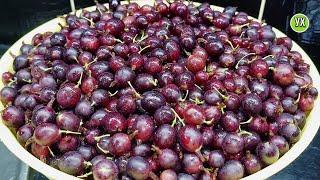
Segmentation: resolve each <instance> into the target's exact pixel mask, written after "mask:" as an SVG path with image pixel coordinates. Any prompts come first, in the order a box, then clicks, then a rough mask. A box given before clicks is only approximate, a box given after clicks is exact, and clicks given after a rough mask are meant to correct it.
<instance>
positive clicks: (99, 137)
mask: <svg viewBox="0 0 320 180" xmlns="http://www.w3.org/2000/svg"><path fill="white" fill-rule="evenodd" d="M104 137H110V134H104V135H101V136H96V137H94V140H96V141H100V139H101V138H104Z"/></svg>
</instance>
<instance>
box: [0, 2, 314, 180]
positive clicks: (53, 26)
mask: <svg viewBox="0 0 320 180" xmlns="http://www.w3.org/2000/svg"><path fill="white" fill-rule="evenodd" d="M134 2H137V3H138V4H139V5H144V4H150V5H152V4H153V1H145V0H139V1H134ZM195 4H198V3H195ZM213 8H214V9H215V10H219V11H222V10H223V8H221V7H217V6H213ZM86 9H87V10H94V9H95V7H88V8H86ZM58 23H63V22H62V20H61V18H55V19H52V20H50V21H48V22H46V23H44V24H42V25H41V26H39V27H37V28H35V29H34V30H32V31H31V32H29V33H28V34H26V35H25V36H23V37H22V38H21V39H19V40H18V41H17V42H16V43H14V44H13V45H12V46H11V47H10V48H9V49H8V51H7V52H6V53H5V54H4V55H3V56H2V57H1V60H0V74H2V73H3V72H6V71H8V70H11V69H12V62H13V58H12V57H11V56H10V54H9V52H12V53H14V54H18V53H19V48H20V46H21V44H22V42H26V43H30V42H31V39H32V37H33V36H34V35H35V34H36V33H43V32H46V31H52V32H55V31H58V30H60V28H59V26H58ZM273 30H274V32H275V33H276V35H277V37H283V36H286V35H285V34H283V33H282V32H280V31H279V30H277V29H276V28H273ZM292 49H293V50H295V51H298V52H300V53H301V55H302V57H303V59H304V60H305V62H307V63H308V64H310V75H311V77H312V79H313V80H314V86H315V87H316V88H317V89H318V90H320V81H319V79H320V75H319V72H318V71H317V69H316V66H315V65H314V64H313V62H312V61H311V59H310V57H309V56H308V55H307V54H306V53H305V52H304V51H303V49H302V48H301V47H300V46H298V45H297V43H295V42H293V48H292ZM2 87H3V84H2V82H1V84H0V88H2ZM0 109H1V110H2V109H3V106H2V104H0ZM319 115H320V101H319V99H318V100H316V101H315V105H314V109H313V110H312V112H311V113H310V115H309V117H308V119H307V122H306V125H305V127H304V129H303V130H302V135H301V139H300V140H299V141H298V142H297V143H296V144H295V145H294V146H293V147H292V148H291V149H290V150H289V151H288V152H287V153H286V154H285V155H284V156H282V157H281V158H280V159H279V160H278V161H277V162H276V163H274V164H272V165H270V166H268V167H266V168H264V169H263V170H261V171H259V172H257V173H255V174H253V175H250V176H247V177H245V178H244V179H250V180H251V179H252V180H257V179H266V178H268V177H270V176H272V175H273V174H275V173H277V172H279V171H281V170H282V169H283V168H285V167H286V166H288V164H290V163H291V162H292V161H294V160H295V159H296V158H297V157H298V156H299V155H300V154H301V153H302V152H303V151H304V150H305V149H306V148H307V146H308V145H309V144H310V142H311V141H312V139H313V138H314V136H315V135H316V133H317V131H318V129H319V126H320V121H319V119H318V118H317V116H319ZM0 138H1V140H2V142H3V143H4V144H5V145H6V147H7V148H8V149H9V150H10V151H11V152H12V153H13V154H15V155H16V156H17V157H18V158H19V159H21V160H22V161H23V162H24V163H26V164H27V165H29V166H30V167H32V168H34V169H35V170H37V171H39V172H41V173H42V174H44V175H45V176H47V177H48V178H50V179H64V180H69V179H77V178H75V177H73V176H70V175H68V174H66V173H63V172H61V171H59V170H56V169H54V168H52V167H50V166H49V165H47V164H45V163H43V162H41V161H40V160H39V159H37V158H35V157H34V156H33V155H32V154H30V153H29V152H28V151H26V150H25V149H24V148H23V147H22V146H21V145H20V144H19V143H18V141H17V140H16V138H15V136H14V135H13V134H12V133H11V132H10V130H9V129H8V128H7V127H6V126H5V125H4V124H3V123H2V120H1V121H0Z"/></svg>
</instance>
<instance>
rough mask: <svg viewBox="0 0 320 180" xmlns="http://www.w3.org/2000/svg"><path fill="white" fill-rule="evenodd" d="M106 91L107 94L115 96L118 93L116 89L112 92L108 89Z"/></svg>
mask: <svg viewBox="0 0 320 180" xmlns="http://www.w3.org/2000/svg"><path fill="white" fill-rule="evenodd" d="M108 93H109V96H110V97H112V96H115V95H116V94H117V93H118V90H116V91H115V92H114V93H112V92H110V91H109V92H108Z"/></svg>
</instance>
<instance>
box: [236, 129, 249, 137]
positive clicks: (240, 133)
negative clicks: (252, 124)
mask: <svg viewBox="0 0 320 180" xmlns="http://www.w3.org/2000/svg"><path fill="white" fill-rule="evenodd" d="M243 134H247V135H250V136H252V133H250V132H248V131H245V130H241V131H240V132H239V133H238V135H239V136H242V135H243Z"/></svg>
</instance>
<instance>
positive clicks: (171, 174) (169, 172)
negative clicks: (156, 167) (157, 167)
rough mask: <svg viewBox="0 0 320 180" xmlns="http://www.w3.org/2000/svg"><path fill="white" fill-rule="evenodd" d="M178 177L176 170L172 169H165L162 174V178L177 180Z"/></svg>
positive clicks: (161, 179)
mask: <svg viewBox="0 0 320 180" xmlns="http://www.w3.org/2000/svg"><path fill="white" fill-rule="evenodd" d="M177 178H178V177H177V174H176V172H175V171H173V170H171V169H167V170H164V171H162V173H161V174H160V180H175V179H177Z"/></svg>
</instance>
